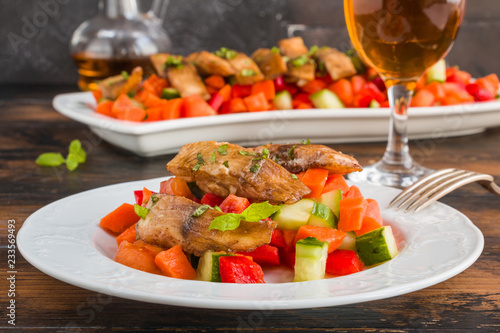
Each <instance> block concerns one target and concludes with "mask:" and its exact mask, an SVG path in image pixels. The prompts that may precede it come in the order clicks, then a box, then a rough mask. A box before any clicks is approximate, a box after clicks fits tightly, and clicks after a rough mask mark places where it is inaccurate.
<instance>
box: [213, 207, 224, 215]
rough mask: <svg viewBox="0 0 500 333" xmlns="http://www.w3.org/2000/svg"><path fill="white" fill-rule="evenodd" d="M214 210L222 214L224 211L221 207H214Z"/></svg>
mask: <svg viewBox="0 0 500 333" xmlns="http://www.w3.org/2000/svg"><path fill="white" fill-rule="evenodd" d="M214 210H216V211H218V212H220V213H222V209H220V207H219V206H214Z"/></svg>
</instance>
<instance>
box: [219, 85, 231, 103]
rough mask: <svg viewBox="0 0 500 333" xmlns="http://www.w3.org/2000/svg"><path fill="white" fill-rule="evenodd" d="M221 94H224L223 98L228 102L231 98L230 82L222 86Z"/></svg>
mask: <svg viewBox="0 0 500 333" xmlns="http://www.w3.org/2000/svg"><path fill="white" fill-rule="evenodd" d="M218 93H219V95H221V96H222V99H223V100H224V102H227V101H229V100H230V99H231V85H230V84H226V85H225V86H224V87H222V88H221V89H220V90H219V91H218Z"/></svg>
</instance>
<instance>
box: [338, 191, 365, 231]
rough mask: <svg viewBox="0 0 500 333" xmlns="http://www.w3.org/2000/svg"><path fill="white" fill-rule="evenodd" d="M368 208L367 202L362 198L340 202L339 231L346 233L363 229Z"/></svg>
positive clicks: (346, 199)
mask: <svg viewBox="0 0 500 333" xmlns="http://www.w3.org/2000/svg"><path fill="white" fill-rule="evenodd" d="M366 207H367V202H366V200H365V199H364V198H362V197H356V198H345V199H342V200H340V202H339V210H340V214H339V215H340V216H339V223H338V229H339V230H342V231H345V232H347V231H354V230H359V229H361V226H362V224H363V217H364V216H365V212H366Z"/></svg>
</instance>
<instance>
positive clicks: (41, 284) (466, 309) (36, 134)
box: [0, 87, 500, 332]
mask: <svg viewBox="0 0 500 333" xmlns="http://www.w3.org/2000/svg"><path fill="white" fill-rule="evenodd" d="M73 89H74V88H73V87H65V88H58V89H57V91H67V90H73ZM57 91H54V89H45V90H43V89H41V88H36V89H34V90H32V91H31V93H30V94H26V93H22V92H19V91H16V90H12V91H11V90H9V91H8V93H7V92H6V90H3V93H2V95H1V96H0V99H1V100H0V114H1V121H0V154H1V155H0V195H1V199H2V200H1V209H0V213H1V221H2V222H1V231H0V232H1V235H0V240H1V249H2V253H3V255H2V262H3V263H4V264H3V266H2V267H3V270H2V277H1V279H0V280H1V281H2V284H1V285H2V289H1V290H0V295H1V296H0V298H1V300H2V301H1V308H2V310H1V313H2V316H1V318H2V319H1V323H0V327H1V329H2V330H3V329H6V328H14V327H15V328H17V329H20V328H23V329H25V330H32V331H35V332H39V331H43V330H55V331H90V330H96V329H103V330H109V329H110V328H114V329H117V330H126V331H142V330H149V329H155V328H156V329H164V330H167V331H176V332H191V331H198V330H200V331H207V332H209V331H229V332H233V331H244V332H252V331H255V332H278V331H281V332H320V331H348V330H354V331H381V332H435V331H442V332H451V331H452V332H475V331H478V332H480V331H484V332H500V310H499V305H500V278H499V276H500V274H499V272H500V226H499V223H500V198H499V197H496V196H494V195H492V194H490V193H488V192H487V191H485V190H484V189H482V188H481V187H480V186H478V185H476V184H471V185H467V186H466V187H463V188H461V189H459V190H457V191H455V192H453V193H452V194H450V195H448V196H447V197H445V198H443V199H442V200H441V201H442V202H444V203H446V204H448V205H450V206H452V207H454V208H455V209H457V210H459V211H461V212H462V213H464V214H465V215H466V216H468V217H469V218H470V219H471V220H472V221H473V222H474V223H475V224H476V225H477V226H478V227H479V229H481V231H482V233H483V234H484V237H485V246H484V250H483V253H482V254H481V256H480V257H479V259H478V260H477V261H476V262H475V263H474V264H473V265H472V266H471V267H470V268H468V269H467V270H466V271H464V272H463V273H461V274H459V275H457V276H455V277H453V278H451V279H449V280H447V281H444V282H442V283H439V284H437V285H435V286H432V287H429V288H426V289H423V290H420V291H416V292H412V293H409V294H406V295H402V296H397V297H392V298H389V299H384V300H379V301H371V302H367V303H361V304H352V305H346V306H337V307H329V308H315V309H301V310H288V311H285V310H280V311H265V312H261V311H235V310H209V309H195V308H184V307H174V306H167V305H157V304H149V303H142V302H138V301H131V300H127V299H122V298H118V297H108V296H106V295H101V294H98V293H95V292H93V291H88V290H85V289H81V288H79V287H75V286H72V285H69V284H67V283H64V282H61V281H59V280H56V279H54V278H52V277H50V276H48V275H46V274H44V273H42V272H40V271H39V270H38V269H36V268H34V267H33V266H32V265H31V264H29V263H28V262H27V261H26V260H25V259H24V258H23V257H22V256H21V255H20V253H19V252H17V253H16V267H15V268H16V270H17V273H16V274H15V278H16V280H15V297H11V296H8V290H9V284H8V283H6V281H7V278H8V277H9V276H8V273H7V270H8V269H7V244H8V243H7V239H8V238H7V234H8V231H7V224H8V220H15V227H16V231H18V230H19V228H21V226H22V224H23V222H24V221H25V219H26V218H27V217H28V216H29V215H30V214H32V213H33V212H35V211H36V210H37V209H39V208H41V207H43V206H45V205H47V204H49V203H51V202H53V201H55V200H58V199H61V198H64V197H66V196H68V195H71V194H74V193H78V192H82V191H85V190H88V189H93V188H96V187H100V186H104V185H109V184H116V183H121V182H126V181H132V180H140V179H149V178H154V177H160V176H165V175H166V174H167V173H166V170H165V164H166V162H167V161H169V159H171V158H172V155H169V156H160V157H154V158H142V157H138V156H134V155H132V154H131V153H128V152H125V151H123V150H120V149H117V148H115V147H113V146H111V145H110V144H108V143H105V142H99V141H95V144H93V145H92V149H91V150H90V151H89V152H88V160H87V162H86V163H85V164H83V165H81V166H80V167H78V169H77V170H76V171H74V172H72V173H68V172H60V173H56V172H54V170H53V169H51V168H42V167H39V166H37V165H36V164H35V163H34V161H35V159H36V157H37V156H38V155H39V154H41V153H43V152H48V151H58V152H63V153H64V152H65V151H67V146H68V144H69V142H70V141H71V140H73V139H77V138H78V139H80V140H82V141H83V140H90V139H91V138H94V139H95V137H93V136H92V134H90V131H89V130H88V129H87V128H86V127H85V126H83V125H80V124H79V123H77V122H74V121H71V120H69V119H67V118H65V117H64V116H61V115H59V114H58V113H57V112H55V111H54V110H53V109H52V107H51V99H52V97H53V96H54V94H55V92H57ZM384 146H385V145H384V144H383V143H369V144H362V143H359V144H339V145H335V148H338V149H339V150H341V151H343V152H347V153H350V154H353V155H354V156H355V157H356V158H357V159H358V160H359V161H360V162H361V163H362V164H364V165H366V164H368V163H371V162H372V161H374V160H376V159H377V158H378V157H380V156H381V154H382V153H383V151H384V148H385V147H384ZM412 149H413V152H416V151H419V152H420V153H421V152H424V154H419V155H420V156H425V158H423V159H422V160H421V162H422V163H423V164H425V165H426V166H429V167H432V168H436V169H437V168H444V167H460V168H464V169H469V170H475V171H479V172H485V173H490V174H493V175H494V176H495V177H496V180H497V183H500V128H495V129H489V130H487V131H486V132H484V133H481V134H477V135H472V136H465V137H458V138H447V139H440V140H438V141H432V140H422V141H419V142H412ZM61 170H64V169H61ZM436 255H439V254H436ZM11 299H14V300H15V306H16V309H15V315H16V317H15V319H16V320H15V324H16V325H15V326H11V325H10V324H9V323H8V320H10V319H9V318H8V317H7V316H6V314H7V313H6V307H7V306H9V304H10V303H9V302H10V300H11ZM9 311H10V310H9Z"/></svg>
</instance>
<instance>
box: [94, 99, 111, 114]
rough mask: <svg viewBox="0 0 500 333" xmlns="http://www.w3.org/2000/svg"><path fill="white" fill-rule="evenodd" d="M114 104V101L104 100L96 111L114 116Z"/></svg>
mask: <svg viewBox="0 0 500 333" xmlns="http://www.w3.org/2000/svg"><path fill="white" fill-rule="evenodd" d="M113 104H114V102H113V101H102V102H101V103H99V104H97V106H96V108H95V112H97V113H100V114H103V115H105V116H108V117H114V116H115V115H114V114H113Z"/></svg>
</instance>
